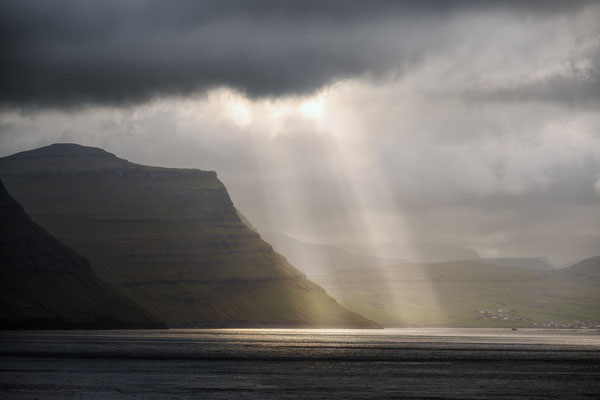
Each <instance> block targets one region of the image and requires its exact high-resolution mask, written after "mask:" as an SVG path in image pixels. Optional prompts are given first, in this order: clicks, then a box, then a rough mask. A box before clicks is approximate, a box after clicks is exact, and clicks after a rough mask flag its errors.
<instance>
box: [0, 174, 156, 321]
mask: <svg viewBox="0 0 600 400" xmlns="http://www.w3.org/2000/svg"><path fill="white" fill-rule="evenodd" d="M160 326H162V325H161V324H159V323H157V322H155V321H153V320H152V318H150V317H149V316H148V315H147V314H146V313H145V312H144V311H143V310H142V309H141V308H140V307H138V306H137V305H135V304H133V302H132V301H131V300H129V299H127V298H125V297H123V296H119V295H117V294H116V293H115V292H114V291H113V290H111V289H110V288H108V287H107V286H106V285H105V284H103V283H101V282H100V281H99V280H98V278H97V277H96V276H95V274H94V273H93V272H92V269H91V268H90V264H89V262H88V261H87V260H86V259H85V258H83V257H82V256H80V255H78V254H76V253H75V252H74V251H73V250H72V249H70V248H69V247H67V246H65V245H64V244H62V243H61V242H59V241H58V240H57V239H56V238H54V237H53V236H51V235H50V234H49V233H48V232H46V231H45V230H44V229H42V228H41V227H39V226H38V225H36V224H35V223H34V222H32V221H31V220H30V219H29V217H27V215H26V214H25V212H24V211H23V208H22V207H21V206H20V205H19V204H18V203H17V202H16V201H15V200H14V199H13V198H12V197H10V195H9V194H8V193H7V192H6V190H5V188H4V186H3V185H2V183H1V182H0V327H1V328H4V329H6V328H55V329H56V328H142V327H160Z"/></svg>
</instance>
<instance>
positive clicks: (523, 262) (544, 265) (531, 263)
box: [479, 258, 555, 271]
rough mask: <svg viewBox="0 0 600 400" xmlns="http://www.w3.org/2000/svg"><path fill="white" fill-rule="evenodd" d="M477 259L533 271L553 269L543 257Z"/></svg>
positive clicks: (487, 262)
mask: <svg viewBox="0 0 600 400" xmlns="http://www.w3.org/2000/svg"><path fill="white" fill-rule="evenodd" d="M479 261H481V262H483V263H486V264H493V265H498V266H501V267H520V268H527V269H532V270H535V271H548V270H552V269H555V268H554V266H553V265H552V264H550V262H549V261H548V260H547V259H545V258H480V259H479Z"/></svg>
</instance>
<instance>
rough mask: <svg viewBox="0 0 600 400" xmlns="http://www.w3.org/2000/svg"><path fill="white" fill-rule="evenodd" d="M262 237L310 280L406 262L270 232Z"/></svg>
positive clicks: (400, 259)
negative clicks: (333, 273)
mask: <svg viewBox="0 0 600 400" xmlns="http://www.w3.org/2000/svg"><path fill="white" fill-rule="evenodd" d="M261 236H262V237H263V238H264V239H265V240H266V241H267V242H269V243H271V244H272V245H273V248H274V249H275V250H277V251H278V252H279V253H281V254H282V255H284V256H285V257H286V258H287V260H288V261H289V262H290V263H291V264H293V265H294V266H296V268H298V269H299V270H300V271H302V272H304V273H305V274H306V275H308V276H309V277H311V276H313V275H322V274H326V273H330V272H334V271H338V270H340V269H347V268H369V267H377V266H381V265H394V264H398V263H401V262H406V261H407V260H405V259H402V258H383V257H373V256H365V255H360V254H352V253H349V252H348V251H346V250H344V249H342V248H340V247H337V246H330V245H324V244H315V243H306V242H302V241H300V240H298V239H295V238H293V237H291V236H288V235H285V234H282V233H267V234H261Z"/></svg>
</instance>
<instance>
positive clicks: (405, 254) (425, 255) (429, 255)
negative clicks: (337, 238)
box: [350, 241, 479, 263]
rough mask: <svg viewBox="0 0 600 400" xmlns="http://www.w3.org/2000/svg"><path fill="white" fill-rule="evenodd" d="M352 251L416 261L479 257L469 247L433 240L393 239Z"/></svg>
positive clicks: (426, 261) (459, 259)
mask: <svg viewBox="0 0 600 400" xmlns="http://www.w3.org/2000/svg"><path fill="white" fill-rule="evenodd" d="M350 251H351V253H355V254H367V255H375V254H377V256H378V257H385V258H388V259H391V258H396V259H398V258H401V259H405V260H410V261H411V262H415V263H435V262H446V261H462V260H476V259H477V258H479V254H477V252H476V251H475V250H473V249H470V248H468V247H461V246H454V245H450V244H443V243H431V242H409V243H399V242H395V241H391V242H389V243H383V244H381V245H379V246H378V248H377V249H371V248H367V247H357V248H353V249H350Z"/></svg>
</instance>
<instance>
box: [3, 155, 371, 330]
mask: <svg viewBox="0 0 600 400" xmlns="http://www.w3.org/2000/svg"><path fill="white" fill-rule="evenodd" d="M0 176H1V177H2V179H3V180H4V182H5V184H6V186H7V188H8V189H9V191H10V192H11V193H13V195H14V196H15V197H16V198H17V200H19V201H20V202H21V204H22V205H23V207H24V208H25V210H26V211H27V213H28V214H29V215H30V216H31V217H32V219H33V220H34V221H36V222H37V223H39V224H40V225H41V226H43V227H44V228H46V229H47V230H48V231H50V232H52V233H53V234H54V235H56V236H57V237H58V238H59V239H60V240H62V241H63V242H65V243H66V244H68V245H69V246H72V247H73V248H74V249H76V250H77V251H78V252H80V253H81V254H82V255H84V256H85V257H87V258H88V259H89V260H90V261H91V262H92V265H93V268H94V270H95V272H96V273H97V274H98V275H99V276H100V277H101V278H102V279H103V280H106V281H107V282H109V283H111V284H113V285H116V286H117V287H118V288H119V289H120V290H121V291H123V292H124V293H127V294H128V295H129V296H130V297H131V298H132V299H133V300H134V301H136V302H137V303H138V304H140V305H141V306H142V307H144V308H145V309H146V310H148V311H149V312H150V313H151V314H152V315H154V316H156V317H157V318H159V319H160V320H161V321H165V322H166V323H168V324H169V325H170V326H264V325H273V326H372V325H373V324H372V322H370V321H368V320H366V319H364V318H363V317H361V316H360V315H358V314H355V313H352V312H350V311H348V310H346V309H344V308H342V307H341V306H339V305H338V304H337V303H336V302H335V301H334V300H333V299H332V298H331V297H329V296H328V295H327V294H326V293H325V291H324V290H323V289H322V288H320V287H319V286H318V285H316V284H314V283H312V282H310V281H309V280H307V279H306V277H305V276H304V275H303V274H301V273H300V272H299V271H297V270H296V269H295V268H293V267H292V266H291V265H289V264H288V263H287V262H286V260H285V259H284V258H283V257H281V256H280V255H278V254H277V253H275V252H274V251H273V249H272V248H271V246H270V245H269V244H267V243H265V242H264V241H262V240H261V238H260V236H259V235H258V234H257V233H256V232H254V231H252V230H251V229H249V228H248V227H246V226H245V225H244V224H243V223H242V222H241V221H240V218H239V216H238V214H237V212H236V210H235V208H234V206H233V204H232V202H231V200H230V198H229V195H228V193H227V190H226V189H225V187H224V186H223V184H222V183H221V182H220V181H219V180H218V179H217V176H216V174H215V173H214V172H209V171H200V170H192V169H171V168H157V167H148V166H142V165H137V164H134V163H130V162H128V161H126V160H123V159H119V158H117V157H116V156H114V155H113V154H110V153H107V152H105V151H103V150H100V149H96V148H90V147H83V146H79V145H73V144H56V145H52V146H48V147H44V148H41V149H37V150H33V151H28V152H23V153H18V154H15V155H12V156H9V157H5V158H2V159H0Z"/></svg>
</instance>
